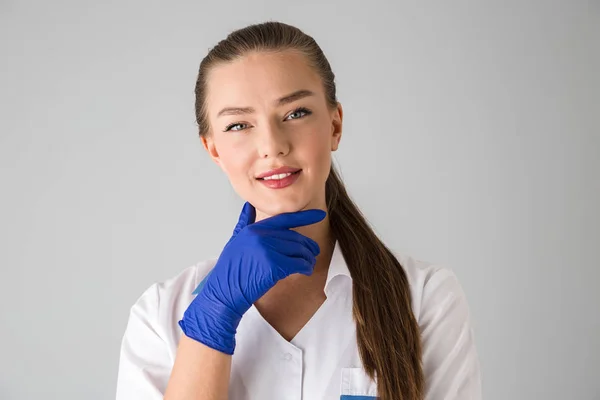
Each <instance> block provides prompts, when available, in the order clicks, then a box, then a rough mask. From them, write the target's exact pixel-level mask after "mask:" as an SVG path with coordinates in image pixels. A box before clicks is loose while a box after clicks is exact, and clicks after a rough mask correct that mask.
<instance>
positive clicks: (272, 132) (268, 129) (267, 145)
mask: <svg viewBox="0 0 600 400" xmlns="http://www.w3.org/2000/svg"><path fill="white" fill-rule="evenodd" d="M258 136H259V140H258V153H259V156H260V157H261V158H270V157H272V158H276V157H279V156H285V155H287V154H288V153H289V152H290V142H289V138H288V137H287V135H286V133H285V131H284V130H283V129H282V128H281V127H280V126H279V124H277V123H276V122H270V123H268V124H266V125H263V129H260V133H259V135H258Z"/></svg>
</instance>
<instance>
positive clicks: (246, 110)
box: [217, 89, 315, 117]
mask: <svg viewBox="0 0 600 400" xmlns="http://www.w3.org/2000/svg"><path fill="white" fill-rule="evenodd" d="M314 95H315V93H314V92H312V91H310V90H306V89H301V90H297V91H295V92H293V93H290V94H288V95H286V96H283V97H281V98H279V99H277V100H275V104H276V105H277V106H284V105H286V104H289V103H293V102H294V101H297V100H300V99H303V98H305V97H309V96H314ZM254 111H255V110H254V108H252V107H225V108H223V109H222V110H221V111H219V113H218V114H217V117H220V116H222V115H241V114H252V113H253V112H254Z"/></svg>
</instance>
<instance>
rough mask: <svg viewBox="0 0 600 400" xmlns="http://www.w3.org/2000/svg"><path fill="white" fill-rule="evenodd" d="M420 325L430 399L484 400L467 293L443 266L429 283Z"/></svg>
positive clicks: (426, 396)
mask: <svg viewBox="0 0 600 400" xmlns="http://www.w3.org/2000/svg"><path fill="white" fill-rule="evenodd" d="M419 319H420V321H419V325H420V327H421V337H422V342H423V358H422V359H423V372H424V374H425V399H426V400H481V398H482V391H481V372H480V365H479V359H478V355H477V351H476V348H475V339H474V335H473V329H472V326H471V320H470V313H469V306H468V304H467V299H466V296H465V294H464V292H463V290H462V287H461V286H460V283H459V282H458V280H457V278H456V276H455V274H454V273H453V272H452V271H451V270H449V269H440V270H438V271H437V272H435V273H434V274H433V275H432V276H431V277H430V279H429V280H428V281H427V283H425V286H424V289H423V298H422V303H421V315H420V318H419Z"/></svg>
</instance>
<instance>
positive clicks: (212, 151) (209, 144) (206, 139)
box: [200, 134, 222, 168]
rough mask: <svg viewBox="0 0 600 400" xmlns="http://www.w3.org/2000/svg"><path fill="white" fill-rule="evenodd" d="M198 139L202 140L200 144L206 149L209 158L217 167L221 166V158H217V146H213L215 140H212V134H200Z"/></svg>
mask: <svg viewBox="0 0 600 400" xmlns="http://www.w3.org/2000/svg"><path fill="white" fill-rule="evenodd" d="M200 139H201V140H202V145H203V146H204V149H205V150H206V152H207V153H208V155H209V156H210V158H211V159H212V160H213V161H214V162H215V163H216V164H217V165H218V166H219V167H221V159H220V158H219V152H218V151H217V147H216V146H215V141H214V140H213V138H212V135H210V134H208V135H205V136H201V137H200ZM221 168H222V167H221Z"/></svg>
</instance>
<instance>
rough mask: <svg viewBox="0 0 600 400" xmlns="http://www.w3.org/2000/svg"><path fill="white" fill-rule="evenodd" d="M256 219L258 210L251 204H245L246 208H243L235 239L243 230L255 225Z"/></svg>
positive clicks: (234, 234) (235, 230) (236, 227)
mask: <svg viewBox="0 0 600 400" xmlns="http://www.w3.org/2000/svg"><path fill="white" fill-rule="evenodd" d="M255 219H256V209H255V208H254V206H253V205H252V204H250V203H249V202H246V203H244V207H243V208H242V212H241V213H240V217H239V219H238V223H237V225H236V226H235V229H234V230H233V235H232V236H233V237H235V236H236V235H237V234H238V233H240V231H241V230H242V229H244V228H245V227H246V226H248V225H250V224H253V223H254V220H255Z"/></svg>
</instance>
